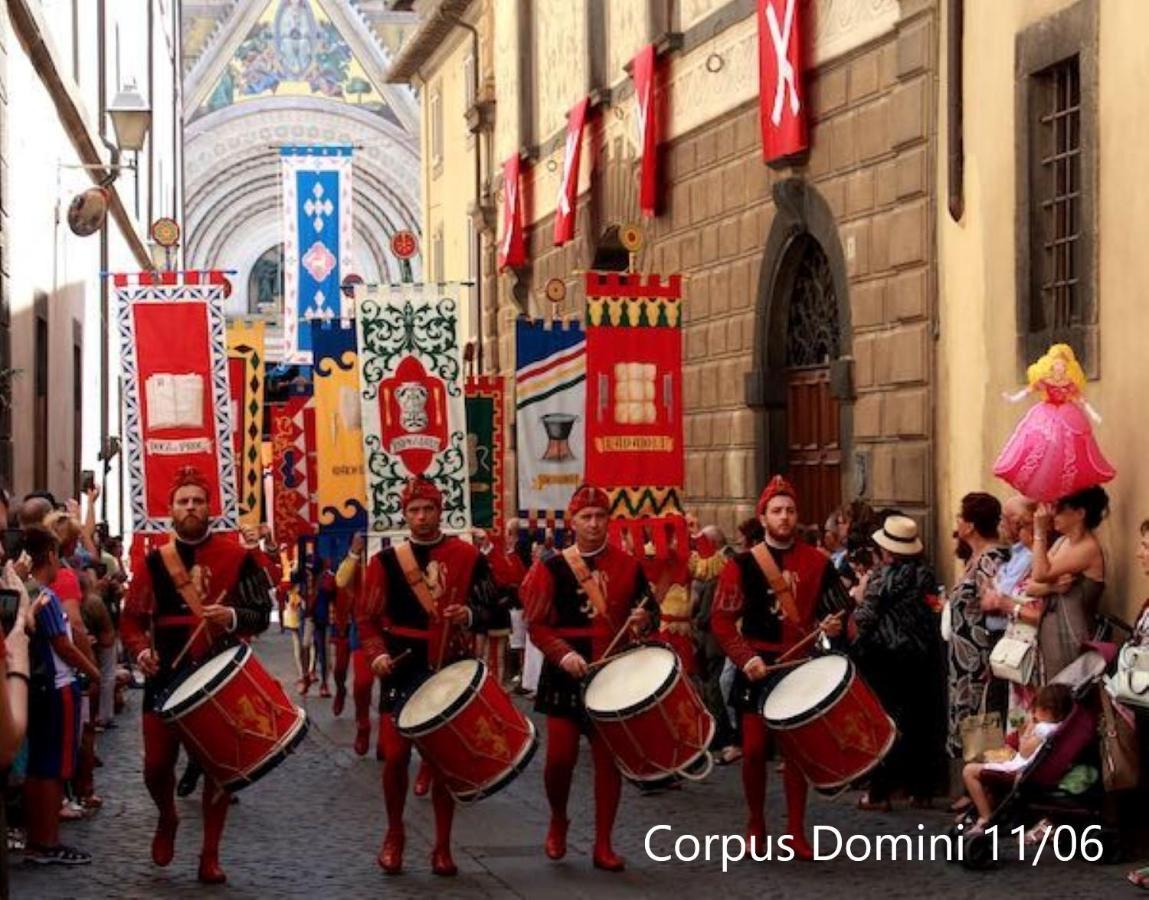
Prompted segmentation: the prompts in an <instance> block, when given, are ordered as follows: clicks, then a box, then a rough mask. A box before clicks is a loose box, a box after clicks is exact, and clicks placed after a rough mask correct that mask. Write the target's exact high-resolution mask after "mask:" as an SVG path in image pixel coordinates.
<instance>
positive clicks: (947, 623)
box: [941, 597, 954, 644]
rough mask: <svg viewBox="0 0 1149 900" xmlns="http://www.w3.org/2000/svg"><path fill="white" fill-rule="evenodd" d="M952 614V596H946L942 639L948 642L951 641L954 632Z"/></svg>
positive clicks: (943, 608) (943, 605) (943, 609)
mask: <svg viewBox="0 0 1149 900" xmlns="http://www.w3.org/2000/svg"><path fill="white" fill-rule="evenodd" d="M951 615H952V614H951V612H950V598H949V597H946V599H945V601H944V602H943V603H942V622H941V626H942V640H943V641H945V642H946V643H947V644H948V643H949V642H950V639H951V638H952V637H953V632H954V626H953V622H952V621H951V619H950V616H951Z"/></svg>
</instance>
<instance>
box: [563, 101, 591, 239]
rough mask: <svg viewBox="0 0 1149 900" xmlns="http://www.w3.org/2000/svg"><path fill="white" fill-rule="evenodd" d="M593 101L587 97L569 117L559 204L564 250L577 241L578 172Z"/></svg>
mask: <svg viewBox="0 0 1149 900" xmlns="http://www.w3.org/2000/svg"><path fill="white" fill-rule="evenodd" d="M589 108H590V98H589V97H583V98H582V99H581V100H580V101H579V102H578V103H576V104H575V105H574V106H572V107H571V109H570V112H569V113H567V140H566V148H565V149H564V151H563V175H562V179H561V180H560V182H559V196H558V199H557V201H556V202H555V239H554V240H555V246H556V247H561V246H562V245H563V244H565V243H566V242H567V241H569V240H570V239H571V238H573V237H574V232H575V212H576V207H577V205H578V169H579V160H580V159H581V158H582V130H583V125H585V124H586V113H587V110H588V109H589Z"/></svg>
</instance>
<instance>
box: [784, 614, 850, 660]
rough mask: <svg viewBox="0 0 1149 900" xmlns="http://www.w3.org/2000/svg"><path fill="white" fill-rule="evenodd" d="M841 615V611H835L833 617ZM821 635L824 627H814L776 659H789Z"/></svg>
mask: <svg viewBox="0 0 1149 900" xmlns="http://www.w3.org/2000/svg"><path fill="white" fill-rule="evenodd" d="M841 615H842V614H841V613H840V612H839V613H834V616H833V618H835V619H837V618H839V617H841ZM821 636H822V629H821V628H816V629H814V630H813V631H811V632H810V633H809V634H808V635H806V636H805V637H804V638H802V640H800V641H798V643H796V644H795V645H794V646H793V647H791V648H790V649H789V650H787V651H786V652H785V653H783V654H782V655H781V656H779V657H778V659H777V660H776V662H784V661H785V660H787V659H789V658H790V657H791V656H793V655H794V654H795V653H797V652H798V651H799V650H804V649H806V647H807V646H809V645H810V644H812V643H814V641H816V640H818V638H819V637H821Z"/></svg>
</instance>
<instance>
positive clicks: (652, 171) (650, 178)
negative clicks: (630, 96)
mask: <svg viewBox="0 0 1149 900" xmlns="http://www.w3.org/2000/svg"><path fill="white" fill-rule="evenodd" d="M657 65H658V57H657V56H656V55H655V52H654V44H648V45H647V46H645V47H643V48H642V49H641V50H639V51H638V55H637V56H635V57H634V59H633V60H631V77H633V78H634V103H635V124H636V125H637V128H638V151H639V160H640V168H641V174H640V176H639V190H638V205H639V209H641V210H642V214H643V215H644V216H648V217H653V216H655V215H657V214H658V114H657V113H658V107H657V104H656V90H655V87H656V86H655V83H654V79H655V73H656V66H657Z"/></svg>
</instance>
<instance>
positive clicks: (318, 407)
mask: <svg viewBox="0 0 1149 900" xmlns="http://www.w3.org/2000/svg"><path fill="white" fill-rule="evenodd" d="M311 346H312V351H313V353H314V355H315V367H314V370H313V373H314V379H315V380H314V391H315V461H316V470H317V472H318V481H317V483H316V488H315V494H316V506H317V508H318V511H319V519H318V523H319V535H320V538H321V539H323V538H326V537H327V536H328V535H329V534H331V535H337V534H343V535H349V534H354V533H355V532H362V531H364V530H365V529H366V527H367V497H366V495H365V493H364V484H365V482H364V477H363V413H362V407H361V406H360V403H359V371H358V368H357V364H356V362H357V354H356V341H355V323H353V322H344V321H339V320H335V321H325V322H313V323H312V324H311Z"/></svg>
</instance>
